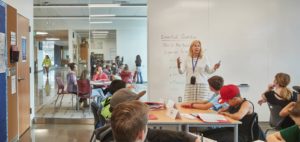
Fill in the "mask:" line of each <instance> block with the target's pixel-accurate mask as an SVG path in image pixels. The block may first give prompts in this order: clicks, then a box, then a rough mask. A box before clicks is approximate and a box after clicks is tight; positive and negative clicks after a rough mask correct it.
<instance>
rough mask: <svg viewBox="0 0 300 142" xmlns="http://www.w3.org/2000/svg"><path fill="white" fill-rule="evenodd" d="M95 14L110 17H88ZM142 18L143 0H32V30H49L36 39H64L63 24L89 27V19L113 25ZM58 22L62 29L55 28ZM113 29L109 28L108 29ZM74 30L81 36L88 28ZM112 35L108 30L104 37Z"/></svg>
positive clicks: (87, 31) (66, 31) (144, 17)
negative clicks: (95, 5) (94, 5)
mask: <svg viewBox="0 0 300 142" xmlns="http://www.w3.org/2000/svg"><path fill="white" fill-rule="evenodd" d="M89 4H120V5H121V6H120V7H89ZM99 14H101V15H108V14H109V15H110V16H108V17H107V16H105V17H92V16H90V15H99ZM112 14H113V15H112ZM146 18H147V0H34V25H35V26H34V27H35V31H41V30H43V31H47V32H48V33H49V34H48V35H44V36H38V37H36V39H43V38H45V37H47V36H51V37H53V36H58V37H61V40H67V38H65V36H67V35H68V28H67V27H68V26H71V25H72V24H74V23H77V24H78V23H82V24H84V25H86V26H89V27H91V26H93V25H92V24H91V23H90V22H112V23H113V25H120V24H122V22H124V21H131V20H139V19H143V20H144V19H146ZM108 24H109V23H108ZM58 25H65V27H66V28H65V29H59V30H55V27H56V26H58ZM100 27H101V26H100ZM97 30H98V29H97ZM100 30H101V29H100ZM114 30H115V29H114V28H112V31H114ZM75 32H77V33H78V34H79V35H80V36H81V37H88V35H89V34H88V33H89V30H86V29H75ZM115 35H116V34H115V32H114V33H109V34H108V36H107V37H108V38H112V36H115Z"/></svg>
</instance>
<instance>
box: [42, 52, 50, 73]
mask: <svg viewBox="0 0 300 142" xmlns="http://www.w3.org/2000/svg"><path fill="white" fill-rule="evenodd" d="M51 64H52V63H51V60H50V58H49V56H48V55H46V56H45V58H44V60H43V63H42V66H43V68H44V71H45V72H46V74H47V77H48V74H49V68H50V67H51Z"/></svg>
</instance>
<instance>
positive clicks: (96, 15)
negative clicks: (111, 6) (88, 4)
mask: <svg viewBox="0 0 300 142" xmlns="http://www.w3.org/2000/svg"><path fill="white" fill-rule="evenodd" d="M115 16H116V14H95V15H90V17H115Z"/></svg>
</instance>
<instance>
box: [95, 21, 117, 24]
mask: <svg viewBox="0 0 300 142" xmlns="http://www.w3.org/2000/svg"><path fill="white" fill-rule="evenodd" d="M111 23H112V21H98V22H96V21H95V22H90V24H111Z"/></svg>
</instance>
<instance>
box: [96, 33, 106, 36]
mask: <svg viewBox="0 0 300 142" xmlns="http://www.w3.org/2000/svg"><path fill="white" fill-rule="evenodd" d="M93 36H107V34H100V33H93Z"/></svg>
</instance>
